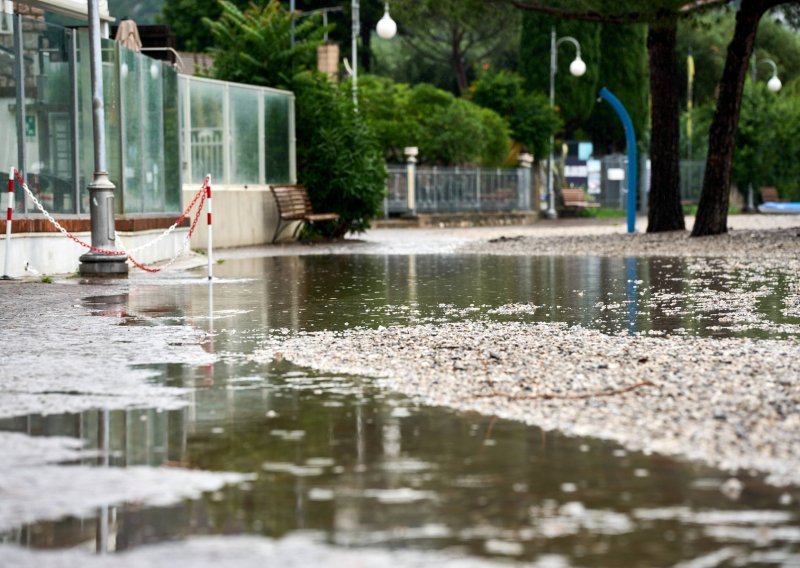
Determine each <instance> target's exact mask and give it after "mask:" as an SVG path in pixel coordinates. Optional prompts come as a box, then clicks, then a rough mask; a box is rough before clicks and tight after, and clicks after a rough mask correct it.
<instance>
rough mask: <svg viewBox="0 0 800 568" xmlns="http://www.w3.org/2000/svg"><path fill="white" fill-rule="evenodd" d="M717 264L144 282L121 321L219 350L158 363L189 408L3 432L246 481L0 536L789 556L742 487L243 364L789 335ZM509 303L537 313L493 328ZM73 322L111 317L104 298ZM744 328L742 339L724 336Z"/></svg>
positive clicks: (351, 386) (362, 386) (117, 547)
mask: <svg viewBox="0 0 800 568" xmlns="http://www.w3.org/2000/svg"><path fill="white" fill-rule="evenodd" d="M728 269H729V267H728V266H726V265H724V264H721V265H708V264H693V263H686V262H683V261H679V260H675V259H646V260H639V259H603V258H544V259H538V258H519V259H516V258H501V257H496V258H495V257H432V256H431V257H427V256H418V257H384V258H381V257H352V258H343V257H296V258H267V259H252V260H245V261H229V262H226V263H225V264H224V265H222V266H219V267H218V273H219V274H218V275H219V276H220V278H221V281H219V282H215V283H214V284H213V285H211V286H208V287H203V286H194V285H185V284H182V283H178V282H169V281H160V282H157V283H150V282H148V281H146V280H142V281H140V282H137V283H135V285H133V286H132V287H131V292H130V294H129V297H128V298H127V300H126V303H125V304H124V309H123V310H122V311H118V314H117V315H119V314H124V317H125V318H126V321H127V323H129V324H130V323H137V324H139V325H160V324H167V325H168V324H170V323H172V322H176V323H177V322H180V323H185V322H189V323H191V324H193V325H194V326H195V327H197V328H199V329H202V330H205V331H207V332H208V336H207V340H206V342H205V348H206V349H207V350H208V351H209V352H212V353H216V354H217V355H218V356H219V360H218V361H217V362H216V363H214V364H212V365H207V366H183V365H164V366H161V367H157V368H155V370H157V371H158V372H159V374H160V376H161V377H162V380H163V381H164V382H165V383H167V384H171V385H177V386H185V387H189V388H191V391H190V393H191V394H190V404H189V406H188V407H187V408H185V409H183V410H177V411H166V412H156V411H154V410H147V409H141V410H129V411H114V412H110V413H103V412H86V413H83V414H81V415H68V416H52V417H39V416H29V417H20V418H16V419H12V420H4V421H0V428H1V429H3V430H13V431H21V432H27V433H29V434H31V435H68V436H74V437H77V438H81V439H83V440H85V441H86V443H87V445H88V446H89V447H91V448H97V449H100V450H103V451H102V452H101V453H100V454H99V455H100V457H99V458H86V462H85V463H86V464H91V465H97V466H108V467H126V466H132V465H148V466H181V467H186V468H198V469H209V470H228V471H240V472H255V473H257V474H258V477H257V479H256V480H255V481H254V482H252V483H251V484H250V486H249V487H247V488H228V489H225V490H223V491H219V492H217V493H214V494H212V495H207V496H206V497H205V498H204V499H200V500H195V501H187V502H184V503H182V504H180V505H177V506H171V507H163V508H149V507H139V506H136V505H133V504H128V505H122V506H118V507H110V508H109V509H108V510H107V511H99V512H98V515H97V516H96V517H94V518H80V519H78V518H72V519H64V520H62V521H59V522H53V523H38V524H34V525H28V526H23V527H19V529H17V530H15V531H12V532H10V533H8V534H6V535H2V536H0V538H2V540H4V541H10V542H17V543H21V544H24V545H26V546H31V547H36V548H51V547H70V546H76V545H80V544H84V543H87V542H94V543H95V545H96V546H98V549H100V550H109V551H121V550H127V549H131V548H133V547H137V546H141V545H145V544H148V543H154V542H160V541H165V540H173V539H177V538H182V537H185V536H187V535H201V534H234V533H254V534H260V535H265V536H270V537H282V536H285V535H288V534H291V533H295V532H296V531H299V530H303V531H310V532H308V533H307V534H310V535H314V536H313V538H316V539H318V540H321V541H325V542H328V543H332V544H336V545H343V546H382V547H391V548H401V547H416V548H422V549H445V548H451V547H454V546H455V547H460V549H462V550H464V551H465V553H467V554H474V555H480V556H495V557H512V558H518V559H525V560H534V559H536V558H539V557H541V556H543V555H560V556H562V557H564V558H567V559H569V561H570V562H572V563H574V564H577V565H582V566H588V565H596V566H627V565H641V566H653V565H673V564H676V563H678V562H681V561H686V560H689V559H692V558H697V557H700V556H703V555H708V554H713V553H715V551H718V550H719V549H721V548H724V547H728V546H731V545H735V546H736V547H737V550H739V551H740V552H741V555H742V556H741V557H742V558H745V557H747V555H748V554H751V555H755V554H761V555H764V554H768V553H769V554H772V555H773V556H772V557H773V558H779V559H780V558H783V559H788V558H791V555H792V554H796V553H797V548H798V546H800V539H796V538H794V536H793V535H797V534H800V519H798V517H797V514H796V507H795V506H794V505H793V504H792V503H796V502H797V499H798V498H800V495H798V493H797V491H795V490H791V491H789V492H785V491H783V490H778V489H776V488H771V487H767V486H765V485H763V484H761V482H760V481H759V480H758V479H756V478H753V479H746V480H745V488H744V491H743V493H742V495H741V497H740V498H739V500H736V501H732V500H730V499H729V498H727V497H725V496H724V495H723V494H722V492H720V490H719V488H720V485H721V484H722V483H723V481H725V479H726V478H727V476H725V475H722V474H720V473H719V472H717V471H715V470H711V469H708V468H704V467H701V466H698V465H696V464H687V463H683V462H681V461H680V460H675V459H671V458H665V457H663V456H655V455H643V454H637V453H629V452H625V451H623V450H621V449H619V448H618V447H617V446H615V445H613V444H609V443H605V442H602V441H597V440H585V439H575V438H567V437H564V436H561V435H559V434H558V433H552V432H550V433H548V432H543V431H541V430H538V429H536V428H530V427H526V426H524V425H522V424H519V423H514V422H507V421H504V420H498V419H496V418H492V417H485V416H478V415H474V414H464V413H454V412H450V411H447V410H443V409H438V408H428V407H417V406H415V405H414V404H412V403H411V402H410V401H409V400H407V399H405V398H402V397H397V396H394V395H391V394H388V393H385V392H381V391H376V390H375V389H374V388H373V386H372V385H371V384H370V383H369V382H368V381H365V380H361V379H358V378H353V377H341V376H328V375H320V374H316V373H310V372H308V371H307V370H305V369H299V368H296V367H293V366H292V365H290V364H288V363H286V362H280V361H278V362H273V363H272V364H269V365H262V364H256V363H254V362H251V361H249V360H248V359H247V355H248V354H249V353H251V352H252V350H253V349H254V348H255V347H256V346H257V345H258V344H259V342H260V341H261V340H262V339H263V338H264V337H265V334H266V333H267V332H268V331H269V330H274V329H282V328H285V329H286V330H287V332H298V331H312V330H319V329H344V328H347V327H350V326H360V325H361V326H370V327H377V326H379V325H392V324H408V323H415V322H423V321H433V322H436V321H452V320H458V319H470V318H492V319H504V318H505V319H525V320H530V321H538V320H558V321H566V322H568V323H579V324H581V325H586V326H591V327H594V328H597V329H601V330H603V331H607V332H610V333H650V332H655V333H662V332H666V333H681V332H686V333H696V334H720V335H738V334H754V335H758V334H765V333H768V334H775V335H780V334H781V333H786V331H785V330H786V329H788V328H781V329H784V331H783V332H780V331H776V330H775V329H774V328H773V329H772V330H771V331H770V330H769V326H768V325H767V324H769V325H774V326H779V325H787V324H794V323H796V320H795V319H793V318H792V316H791V315H787V314H786V313H785V312H786V303H785V302H784V301H783V300H782V298H784V297H786V296H787V293H788V292H787V291H788V290H790V289H791V287H792V286H794V285H795V284H793V282H794V281H793V280H792V276H791V275H786V274H782V273H780V272H775V273H770V274H759V275H748V274H745V273H738V274H737V273H736V272H735V271H730V270H728ZM721 273H725V274H726V275H727V277H726V278H724V279H722V281H719V280H720V279H719V278H718V276H719V274H721ZM225 278H230V279H239V280H237V281H236V282H228V283H226V282H225ZM242 278H244V279H245V280H241V279H242ZM764 287H766V291H765V290H764ZM742 290H744V291H748V292H750V291H752V292H753V295H752V298H751V300H752V301H750V302H749V303H748V304H747V305H745V306H742V305H736V306H730V305H727V304H726V303H725V300H724V299H725V297H727V296H729V295H731V296H732V292H734V291H742ZM740 295H741V294H740ZM709 298H713V299H715V301H714V302H709ZM108 302H109V304H113V306H119V305H120V301H119V298H116V299H109V300H108ZM507 304H523V305H532V306H536V308H535V309H531V310H528V311H518V312H513V311H510V312H506V313H504V312H499V313H497V311H496V310H495V308H498V307H501V306H504V305H507ZM87 307H89V308H91V309H92V310H97V312H98V313H100V314H102V312H103V311H104V310H105V309H106V308H105V307H104V306H103V299H101V298H95V299H92V301H91V302H90V303H89V305H87ZM744 316H746V318H747V319H746V320H745V319H737V318H744ZM743 321H745V322H749V323H754V324H756V327H755V328H754V329H741V328H740V327H739V326H740V325H741V324H742V322H743ZM765 329H767V331H765Z"/></svg>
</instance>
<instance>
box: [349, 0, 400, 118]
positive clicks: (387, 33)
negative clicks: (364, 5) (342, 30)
mask: <svg viewBox="0 0 800 568" xmlns="http://www.w3.org/2000/svg"><path fill="white" fill-rule="evenodd" d="M350 9H351V12H352V18H353V27H352V38H351V40H352V57H353V62H352V64H351V65H352V66H351V67H350V75H351V77H352V78H353V105H355V106H356V107H358V36H359V35H360V34H361V16H360V13H359V4H358V0H352V3H351V4H350ZM377 32H378V36H379V37H380V38H381V39H392V38H393V37H394V36H395V34H397V24H396V23H395V22H394V20H393V19H392V17H391V16H390V15H389V3H388V2H387V3H386V4H385V11H384V14H383V17H382V18H381V19H380V21H379V22H378V27H377Z"/></svg>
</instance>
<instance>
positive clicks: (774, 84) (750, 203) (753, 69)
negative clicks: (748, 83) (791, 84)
mask: <svg viewBox="0 0 800 568" xmlns="http://www.w3.org/2000/svg"><path fill="white" fill-rule="evenodd" d="M759 63H766V64H767V65H769V66H770V67H771V68H772V77H770V78H769V81H767V89H769V90H770V91H772V92H773V93H777V92H778V91H780V90H781V87H783V83H781V80H780V79H779V78H778V66H777V65H776V64H775V62H774V61H773V60H772V59H756V58H755V56H754V57H753V61H752V64H751V65H750V73H751V76H752V79H753V85H755V84H756V81H757V80H758V64H759ZM745 209H746V211H748V212H752V211H755V210H756V206H755V202H754V198H753V184H752V182H751V183H748V184H747V206H746V207H745Z"/></svg>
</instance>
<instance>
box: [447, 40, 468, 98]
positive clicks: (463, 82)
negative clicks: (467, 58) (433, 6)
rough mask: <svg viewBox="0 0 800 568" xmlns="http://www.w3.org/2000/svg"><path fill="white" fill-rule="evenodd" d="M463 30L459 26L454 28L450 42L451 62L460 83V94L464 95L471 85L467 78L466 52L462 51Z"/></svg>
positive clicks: (457, 81)
mask: <svg viewBox="0 0 800 568" xmlns="http://www.w3.org/2000/svg"><path fill="white" fill-rule="evenodd" d="M461 39H462V32H461V31H459V30H458V28H456V29H453V31H452V35H451V43H450V62H451V64H452V65H453V72H454V73H455V75H456V83H457V84H458V94H459V96H463V95H464V93H466V92H467V88H468V87H469V81H468V79H467V67H466V65H465V64H464V52H463V51H461Z"/></svg>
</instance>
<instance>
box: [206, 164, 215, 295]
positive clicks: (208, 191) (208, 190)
mask: <svg viewBox="0 0 800 568" xmlns="http://www.w3.org/2000/svg"><path fill="white" fill-rule="evenodd" d="M206 179H207V180H208V182H207V183H206V200H207V202H208V210H207V211H208V218H207V222H208V279H209V280H211V278H212V277H213V276H214V275H213V268H212V266H213V262H214V260H213V258H212V257H213V250H212V245H213V239H212V238H211V174H209V175H208V177H207V178H206Z"/></svg>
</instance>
